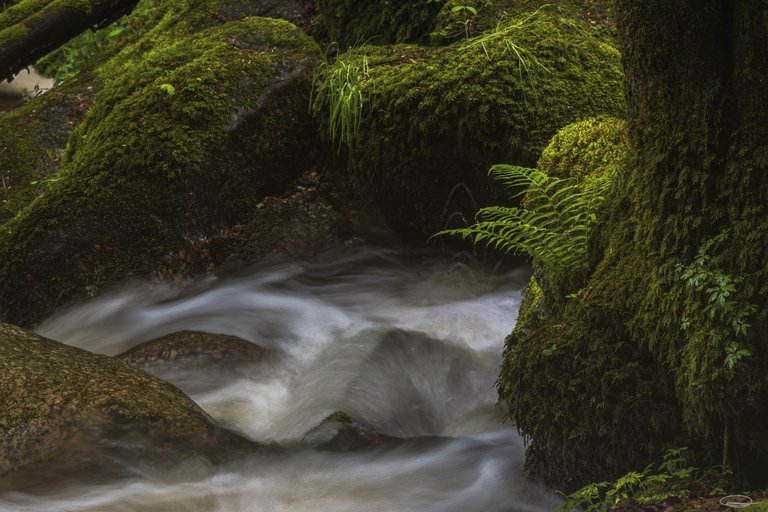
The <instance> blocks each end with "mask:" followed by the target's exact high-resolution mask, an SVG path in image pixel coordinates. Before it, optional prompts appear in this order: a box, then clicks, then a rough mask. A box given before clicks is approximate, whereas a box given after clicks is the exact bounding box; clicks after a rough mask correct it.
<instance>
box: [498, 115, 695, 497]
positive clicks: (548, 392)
mask: <svg viewBox="0 0 768 512" xmlns="http://www.w3.org/2000/svg"><path fill="white" fill-rule="evenodd" d="M629 154H630V150H629V140H628V136H627V132H626V126H625V123H624V122H623V121H621V120H617V119H611V118H596V119H587V120H585V121H582V122H578V123H574V124H572V125H570V126H567V127H565V128H563V129H562V130H560V132H558V134H557V135H556V136H555V137H553V138H552V140H551V141H550V143H549V144H548V146H547V147H546V148H545V149H544V151H543V152H542V156H541V158H540V159H539V163H538V166H539V169H541V170H542V171H544V172H547V173H549V174H551V175H554V176H558V177H564V178H572V179H575V180H580V181H587V180H590V179H595V178H597V177H599V176H605V175H608V176H611V177H612V178H613V180H614V185H613V188H612V192H611V193H610V196H609V197H608V199H607V202H606V204H607V206H606V208H605V209H603V210H601V211H600V212H599V216H598V224H597V227H596V228H595V229H594V230H593V232H592V235H591V237H592V240H591V242H590V245H591V248H592V249H593V252H594V255H593V257H592V258H591V262H590V264H591V271H594V272H596V273H606V274H611V275H612V277H610V278H609V280H616V279H621V280H622V281H626V280H627V279H630V280H632V279H631V278H630V277H629V276H632V275H634V276H637V275H643V274H644V273H645V272H649V269H648V268H646V266H644V265H643V262H642V261H638V262H636V263H637V264H636V265H635V266H634V267H632V268H627V267H621V268H618V267H616V266H613V265H611V263H610V261H612V260H613V258H620V257H621V255H620V253H619V251H617V245H616V244H617V243H618V242H619V240H618V239H613V240H611V241H609V240H608V239H607V238H605V231H606V226H609V225H613V224H614V223H615V220H614V219H613V218H612V217H613V214H614V212H616V211H617V210H621V208H623V207H624V206H623V204H622V202H621V201H620V200H618V198H619V197H620V196H621V194H620V193H619V192H620V190H618V188H617V187H622V186H625V184H626V181H625V179H626V174H627V172H628V171H627V166H628V162H629V159H628V157H629ZM625 236H626V237H631V233H629V232H627V233H625ZM601 260H602V261H601ZM598 262H601V263H600V266H599V267H598V268H597V270H595V266H597V263H598ZM584 279H586V278H585V277H583V278H582V281H580V282H573V281H569V280H568V278H567V277H564V278H561V279H559V280H558V279H554V278H553V276H552V275H549V274H548V273H547V272H546V270H545V269H541V268H540V269H537V270H536V272H535V274H534V277H533V278H532V279H531V283H530V284H529V286H528V288H527V289H526V293H525V298H524V300H523V303H522V305H521V309H520V313H519V316H518V320H517V323H516V325H515V330H514V331H513V332H512V333H511V334H510V335H509V336H508V338H507V339H506V342H505V350H504V358H503V362H502V367H501V373H500V377H499V380H498V384H497V385H498V390H499V397H500V399H501V401H502V402H503V403H505V404H506V405H507V407H508V409H509V414H510V417H511V418H512V420H513V421H514V422H515V424H516V425H517V427H518V428H519V429H520V431H521V433H523V435H525V436H527V437H528V438H529V439H530V443H529V445H528V448H527V450H526V468H527V470H528V471H529V472H530V473H532V474H534V475H536V476H537V477H539V478H542V479H544V480H546V481H548V482H550V483H552V484H554V485H557V486H558V487H559V488H560V489H562V490H573V489H575V488H578V487H580V486H581V485H583V484H585V483H586V482H589V481H601V480H605V479H607V478H612V477H616V476H618V475H620V474H623V473H625V472H626V471H629V470H632V469H636V468H637V467H644V466H645V465H647V464H648V463H650V462H651V461H652V460H653V459H654V457H655V456H657V455H658V454H659V453H661V452H663V450H664V449H665V448H669V447H671V445H674V442H673V440H675V439H682V438H681V437H680V435H681V429H680V427H681V417H680V412H679V410H678V408H677V407H678V404H677V402H676V399H675V398H674V393H673V390H672V389H671V387H670V386H671V381H670V380H669V379H668V378H667V377H666V371H665V369H664V368H663V366H662V365H660V364H659V362H658V361H657V360H656V359H655V358H654V357H653V356H652V355H651V353H650V352H649V351H648V350H646V349H644V348H643V347H642V346H638V345H637V344H634V343H632V342H630V341H629V340H626V339H622V338H620V337H616V336H615V335H614V332H616V331H620V330H622V329H623V326H622V325H621V324H622V322H623V319H624V318H626V315H627V312H628V311H629V310H631V309H633V308H635V307H636V305H633V304H629V303H627V301H626V298H625V296H613V297H611V298H610V299H608V298H606V297H605V296H604V295H603V293H601V291H600V290H598V289H596V288H594V287H593V281H592V280H589V281H586V282H585V281H584ZM634 281H635V282H639V281H638V280H637V279H634ZM627 282H629V281H627ZM625 291H626V292H627V296H631V294H632V290H631V289H627V290H625ZM596 326H602V327H601V328H596Z"/></svg>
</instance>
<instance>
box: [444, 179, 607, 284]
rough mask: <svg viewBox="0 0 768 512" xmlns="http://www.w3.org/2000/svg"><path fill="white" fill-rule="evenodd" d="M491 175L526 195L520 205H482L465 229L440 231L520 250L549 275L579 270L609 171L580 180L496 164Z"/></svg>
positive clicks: (583, 265)
mask: <svg viewBox="0 0 768 512" xmlns="http://www.w3.org/2000/svg"><path fill="white" fill-rule="evenodd" d="M490 173H491V175H492V176H493V177H494V178H495V179H497V180H498V181H500V182H502V183H503V184H504V185H506V186H507V187H508V188H510V189H512V190H517V191H518V192H517V193H516V194H514V195H513V196H512V197H513V198H515V197H524V206H521V207H502V206H491V207H487V208H482V209H481V210H480V211H479V212H478V214H477V222H476V223H475V224H473V225H471V226H469V227H467V228H462V229H452V230H446V231H441V232H440V233H438V234H439V235H445V234H452V235H459V236H461V237H463V238H470V239H472V241H473V242H474V243H476V244H477V243H484V244H486V245H489V246H491V247H493V248H495V249H498V250H501V251H503V252H513V253H524V254H527V255H528V256H530V257H531V258H532V259H533V262H534V264H536V265H540V266H542V267H544V268H545V269H546V272H547V273H548V274H549V275H551V276H553V277H563V276H565V275H568V274H573V273H579V272H583V271H584V270H586V269H587V265H588V263H589V258H588V248H589V243H588V242H589V234H590V229H591V228H592V225H593V224H594V223H595V221H596V219H597V216H596V214H595V212H596V211H597V209H598V208H599V206H600V205H601V204H602V202H603V201H604V199H605V197H604V194H605V192H606V190H607V189H608V187H609V186H610V176H608V175H606V176H602V177H600V178H596V179H593V180H591V181H589V182H587V183H585V184H583V185H580V184H577V183H573V182H571V181H568V180H563V179H559V178H550V177H549V176H547V175H546V174H544V173H542V172H540V171H537V170H536V169H527V168H524V167H515V166H509V165H496V166H494V167H492V168H491V172H490Z"/></svg>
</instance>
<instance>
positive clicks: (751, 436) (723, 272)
mask: <svg viewBox="0 0 768 512" xmlns="http://www.w3.org/2000/svg"><path fill="white" fill-rule="evenodd" d="M616 16H617V26H618V31H619V35H620V41H621V46H622V52H623V64H624V71H625V94H626V99H627V103H628V119H627V121H628V127H629V132H630V139H631V143H632V144H631V145H632V154H631V159H630V163H629V164H628V166H627V169H626V170H625V171H624V172H623V173H621V174H620V175H619V176H618V177H617V178H616V181H615V183H614V187H613V191H612V196H613V197H612V198H611V200H610V203H611V209H612V210H611V211H610V212H609V214H608V215H605V219H606V220H605V221H604V223H603V226H602V228H601V229H600V230H598V233H599V235H598V236H599V237H600V239H599V240H596V241H595V244H596V245H597V246H599V248H600V249H601V250H602V251H603V256H602V260H601V261H600V262H599V263H598V264H597V265H596V266H595V268H594V270H593V272H592V274H591V276H590V277H589V278H588V279H587V281H586V282H585V283H584V287H583V290H588V291H589V293H588V294H580V295H581V296H582V297H584V296H585V295H586V296H587V298H580V299H579V300H578V301H575V300H570V301H568V300H566V299H565V297H552V296H549V297H548V296H547V293H550V294H551V293H552V292H551V290H556V289H557V286H548V287H545V286H543V285H542V289H543V290H544V292H543V298H540V299H539V300H538V302H537V304H538V305H537V306H536V307H537V309H535V310H533V308H532V307H531V308H530V309H531V310H533V311H528V310H526V306H525V304H524V307H523V310H522V311H521V318H524V319H526V325H525V326H524V327H518V328H516V331H515V332H514V333H513V334H512V335H511V336H510V338H509V340H508V343H507V347H506V353H505V360H504V364H503V366H502V373H501V377H500V379H499V390H500V395H501V398H502V399H504V400H505V401H506V402H507V403H508V404H509V405H510V406H511V410H512V411H513V413H512V416H513V419H514V420H515V421H516V422H517V424H518V426H519V427H520V429H521V431H522V432H523V433H524V434H526V435H527V436H529V437H531V438H532V441H531V445H530V447H529V449H528V455H529V458H528V461H527V465H528V468H529V469H530V470H531V471H532V472H533V473H536V474H538V475H539V476H543V477H544V478H545V479H548V480H550V481H554V482H558V483H563V482H565V483H566V484H568V485H570V486H571V487H575V486H577V485H578V484H580V483H584V482H585V481H587V480H594V479H604V478H609V477H615V476H616V475H617V474H618V473H619V472H621V471H626V470H628V469H637V468H642V467H644V466H645V465H646V464H647V463H648V462H650V461H651V460H654V459H656V460H658V459H659V458H660V456H661V453H660V452H661V450H662V449H663V448H664V446H665V445H666V447H669V446H670V445H672V444H673V443H675V444H676V445H677V446H681V445H684V444H686V443H691V444H696V445H698V446H701V447H703V451H704V452H705V453H706V454H707V455H708V456H709V457H710V460H711V462H712V464H713V465H714V464H717V463H719V462H720V460H721V456H722V453H723V444H722V443H723V438H722V433H723V431H722V425H723V420H725V421H726V423H727V424H728V425H729V440H728V444H729V448H728V451H729V453H730V454H731V455H735V456H736V457H735V458H734V459H732V460H736V458H738V460H739V462H740V470H741V471H742V473H743V474H742V476H747V477H755V478H758V479H759V478H765V475H764V471H762V472H761V471H760V464H763V466H762V467H765V462H766V458H768V400H766V399H765V397H766V396H768V372H766V368H768V344H767V343H766V341H765V340H766V339H768V300H767V299H768V254H767V253H766V252H767V251H768V179H765V178H764V177H765V176H766V173H768V0H732V1H722V0H673V1H670V0H644V1H642V2H640V1H637V0H617V2H616ZM718 240H719V242H718ZM703 248H706V249H707V251H706V252H702V251H703ZM699 263H700V264H701V265H699V266H697V265H698V264H699ZM691 268H693V269H694V270H695V271H696V273H697V277H700V278H702V279H703V282H704V283H705V286H703V287H702V289H700V290H697V289H696V288H695V283H691V282H689V281H690V280H688V281H686V279H685V278H684V275H683V274H684V270H685V269H691ZM538 277H540V276H539V275H538V274H537V278H538ZM541 281H542V282H544V283H546V281H547V276H546V275H545V276H542V279H541ZM724 283H725V284H729V285H730V286H731V288H730V289H729V290H728V291H727V293H726V294H725V295H724V296H723V297H722V303H719V302H718V299H717V298H716V297H715V296H714V295H713V290H714V291H715V292H716V291H717V290H718V289H720V288H722V287H723V285H724ZM554 284H555V285H557V283H554ZM573 291H576V290H573ZM538 293H539V294H542V292H541V291H539V292H538ZM713 297H715V298H713ZM526 300H529V299H526ZM534 302H535V301H534V300H533V299H530V302H529V303H530V304H533V303H534ZM542 304H543V306H542ZM532 313H535V315H538V318H539V319H538V320H536V321H535V322H531V321H529V320H527V319H528V318H529V317H530V316H531V314H532ZM687 323H689V324H690V325H686V324H687ZM518 325H520V322H518ZM553 346H554V347H557V348H556V351H555V355H554V356H549V357H542V356H540V355H539V352H541V347H553ZM550 352H551V351H550ZM729 354H730V355H729ZM633 372H636V373H634V374H633ZM549 374H552V375H557V377H558V378H559V380H555V379H552V380H551V381H549V382H547V383H546V385H543V384H539V381H541V380H543V379H546V378H547V375H549ZM643 377H646V378H643ZM648 377H649V378H648ZM561 381H563V384H559V382H561ZM616 382H621V386H617V385H616V384H615V383H616ZM553 383H554V384H553ZM553 386H554V387H553ZM665 410H666V411H667V413H666V415H665V414H664V411H665ZM686 438H687V439H686ZM750 462H751V463H752V464H754V465H753V466H750Z"/></svg>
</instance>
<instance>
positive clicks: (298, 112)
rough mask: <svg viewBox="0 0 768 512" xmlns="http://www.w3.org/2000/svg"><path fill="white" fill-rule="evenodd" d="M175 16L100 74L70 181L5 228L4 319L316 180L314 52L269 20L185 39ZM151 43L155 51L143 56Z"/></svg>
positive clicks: (29, 313)
mask: <svg viewBox="0 0 768 512" xmlns="http://www.w3.org/2000/svg"><path fill="white" fill-rule="evenodd" d="M170 11H171V12H169V13H166V15H164V16H163V17H162V20H161V21H160V22H159V24H160V25H164V28H163V29H162V30H165V31H167V32H166V34H168V35H165V36H162V37H161V36H160V35H158V34H157V33H156V30H157V26H154V27H152V28H150V29H148V30H146V32H145V36H144V37H142V38H139V39H138V40H137V41H136V42H135V43H134V44H133V45H131V46H128V47H126V48H125V49H124V50H123V51H122V52H121V53H120V54H119V55H118V56H117V57H115V58H113V59H111V60H109V61H108V62H107V63H106V64H105V65H104V66H102V67H101V68H100V69H99V70H98V72H99V73H100V75H101V77H102V80H103V82H104V87H103V89H102V90H101V92H100V93H99V94H98V95H97V98H96V100H95V104H94V106H93V108H92V109H91V110H90V112H89V113H88V115H87V117H86V119H85V120H84V121H83V123H82V124H81V125H80V126H79V127H78V129H77V130H76V132H75V133H74V134H73V135H72V137H71V138H70V143H69V147H68V150H67V153H66V154H65V157H64V162H63V164H62V171H61V173H60V178H59V179H58V180H57V181H56V183H54V184H53V185H52V187H51V188H50V190H47V191H46V192H45V193H44V194H43V195H42V196H41V197H40V198H38V199H37V200H36V201H35V202H34V203H33V204H32V205H30V206H29V207H28V208H27V209H25V210H24V211H22V212H21V213H20V214H19V215H18V216H17V217H16V218H14V219H13V220H12V221H11V222H9V223H7V224H6V225H4V226H3V229H2V232H1V233H0V255H2V256H0V276H2V281H3V282H4V283H5V285H6V286H4V287H3V288H2V290H0V305H2V316H3V317H4V318H6V319H11V320H13V321H15V322H16V323H19V324H27V325H28V324H30V323H33V322H35V321H36V320H39V319H41V317H43V316H44V315H46V314H49V313H50V312H51V311H53V310H54V309H55V308H56V307H57V306H58V305H60V304H62V303H63V302H66V301H68V300H71V299H72V298H73V297H77V296H81V295H83V294H84V293H93V292H94V291H95V290H96V289H97V288H98V287H99V286H101V285H102V284H103V283H105V282H111V281H114V280H122V279H125V278H126V277H128V276H131V275H143V274H146V273H148V272H149V271H150V270H152V268H153V267H154V266H155V265H157V264H158V262H159V261H160V260H161V259H162V257H163V255H164V254H166V253H169V252H173V251H174V250H176V249H178V248H180V247H182V246H183V245H184V242H185V240H186V239H192V238H201V237H202V238H204V237H207V236H209V235H210V234H211V233H215V232H218V230H219V229H220V227H221V226H222V225H224V226H226V225H228V224H230V223H237V222H242V220H243V219H244V218H246V217H247V215H248V213H249V212H250V211H251V210H252V209H253V208H254V207H255V205H256V203H257V202H258V201H259V199H260V198H261V197H263V196H264V195H265V194H268V193H274V192H275V191H276V190H279V189H281V188H282V187H283V186H284V185H285V184H287V183H288V182H289V181H290V180H291V179H292V178H293V177H295V176H296V175H298V174H299V173H300V172H302V171H303V170H304V169H305V168H306V167H308V165H309V163H308V162H309V161H310V159H311V158H312V153H311V151H307V150H306V146H307V144H308V143H309V142H311V141H312V140H313V137H314V134H315V128H314V124H313V123H312V122H311V119H310V118H309V116H308V114H307V112H306V104H307V100H308V95H309V77H310V73H311V69H312V67H313V65H314V63H315V62H316V59H317V58H318V55H319V49H318V48H317V46H316V45H315V43H314V42H313V41H312V40H310V39H309V38H308V37H307V36H306V35H305V34H304V33H303V32H301V31H300V30H299V29H297V28H296V27H294V26H293V25H291V24H290V23H288V22H285V21H281V20H273V19H266V18H245V19H242V20H239V21H233V22H228V23H225V24H223V25H221V26H215V25H214V26H211V27H209V28H204V29H202V30H199V31H196V32H191V33H188V34H186V35H184V36H182V35H180V34H178V33H176V32H174V31H173V30H172V27H171V26H170V25H169V24H170V21H169V19H172V16H171V14H173V15H181V13H176V12H172V11H173V9H170ZM204 12H206V16H209V15H208V14H207V13H208V11H207V10H204ZM144 13H145V11H144V10H142V11H140V12H139V15H142V14H144ZM206 19H207V18H206ZM189 22H190V20H189V19H187V20H185V23H189ZM186 28H189V27H186V26H185V29H186ZM146 39H149V40H150V41H151V43H152V48H151V49H148V50H146V51H145V52H143V53H140V52H141V50H139V48H145V47H148V46H149V44H148V41H147V40H146ZM137 52H139V53H137ZM127 55H130V57H128V56H127ZM166 84H169V85H170V86H171V87H172V90H173V91H174V92H173V94H171V93H170V92H169V89H168V88H167V87H166ZM57 261H58V262H62V261H66V262H67V265H66V266H61V265H57V264H56V263H55V262H57ZM28 276H35V277H34V279H29V278H28Z"/></svg>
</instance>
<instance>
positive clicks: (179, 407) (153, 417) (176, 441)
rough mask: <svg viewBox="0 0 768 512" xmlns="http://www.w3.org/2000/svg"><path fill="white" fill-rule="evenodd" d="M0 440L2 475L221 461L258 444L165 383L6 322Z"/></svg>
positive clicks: (1, 329) (1, 342)
mask: <svg viewBox="0 0 768 512" xmlns="http://www.w3.org/2000/svg"><path fill="white" fill-rule="evenodd" d="M0 440H2V442H0V476H2V477H3V479H4V480H5V476H4V475H5V474H7V473H9V472H14V471H17V470H20V469H23V468H25V467H30V466H36V465H44V464H56V463H58V464H62V463H66V464H76V463H77V462H78V461H80V462H82V461H84V460H86V461H94V460H102V461H103V460H104V459H105V457H106V458H107V459H109V460H113V458H114V457H117V458H118V459H119V458H122V457H127V456H129V457H131V458H136V459H139V458H140V459H141V460H144V461H152V460H155V461H167V460H169V459H174V460H178V458H179V457H185V456H200V455H203V456H210V457H212V458H214V459H216V458H217V457H219V456H221V455H223V454H224V453H226V452H227V449H229V448H233V449H234V448H237V449H249V450H250V449H254V448H256V446H257V445H256V444H255V443H251V442H250V441H248V440H246V439H244V438H242V437H240V436H238V435H237V434H234V433H232V432H230V431H228V430H226V429H223V428H221V427H219V426H218V425H216V424H215V422H214V421H213V420H212V419H211V418H210V416H208V414H206V412H205V411H203V410H202V409H201V408H200V407H199V406H198V405H196V404H195V403H194V402H193V401H192V400H191V399H190V398H189V397H187V396H186V395H185V394H184V393H183V392H181V391H180V390H178V389H177V388H175V387H173V386H172V385H170V384H168V383H167V382H164V381H162V380H160V379H158V378H155V377H153V376H150V375H148V374H146V373H144V372H141V371H139V370H136V369H134V368H131V367H130V366H128V365H127V364H126V363H124V362H122V361H119V360H116V359H114V358H110V357H107V356H103V355H99V354H93V353H91V352H87V351H84V350H81V349H78V348H75V347H71V346H69V345H65V344H63V343H59V342H56V341H53V340H50V339H47V338H44V337H42V336H39V335H37V334H34V333H32V332H29V331H25V330H23V329H21V328H18V327H16V326H13V325H10V324H0Z"/></svg>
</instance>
